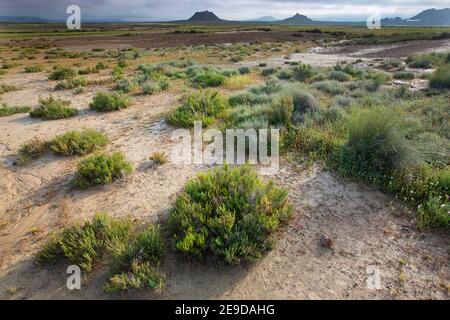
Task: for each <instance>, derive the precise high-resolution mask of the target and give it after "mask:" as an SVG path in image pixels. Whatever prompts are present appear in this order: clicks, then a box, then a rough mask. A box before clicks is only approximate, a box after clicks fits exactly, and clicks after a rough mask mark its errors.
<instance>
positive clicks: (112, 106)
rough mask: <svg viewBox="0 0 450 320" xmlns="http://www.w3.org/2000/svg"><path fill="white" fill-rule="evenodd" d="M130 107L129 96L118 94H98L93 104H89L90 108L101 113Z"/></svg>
mask: <svg viewBox="0 0 450 320" xmlns="http://www.w3.org/2000/svg"><path fill="white" fill-rule="evenodd" d="M130 105H131V100H130V99H129V98H128V97H127V96H124V95H121V94H118V93H108V92H97V94H96V95H95V97H94V99H93V101H92V103H90V104H89V108H90V109H91V110H95V111H99V112H103V111H117V110H121V109H124V108H127V107H128V106H130Z"/></svg>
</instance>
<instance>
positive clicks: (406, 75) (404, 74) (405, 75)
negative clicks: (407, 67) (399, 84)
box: [394, 71, 416, 80]
mask: <svg viewBox="0 0 450 320" xmlns="http://www.w3.org/2000/svg"><path fill="white" fill-rule="evenodd" d="M415 77H416V75H415V73H414V72H408V71H398V72H396V73H394V78H395V79H403V80H412V79H414V78H415Z"/></svg>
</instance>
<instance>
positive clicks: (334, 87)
mask: <svg viewBox="0 0 450 320" xmlns="http://www.w3.org/2000/svg"><path fill="white" fill-rule="evenodd" d="M312 87H313V88H314V89H316V90H319V91H322V92H324V93H327V94H331V95H337V94H343V93H345V91H346V88H345V86H344V85H343V84H342V83H340V82H337V81H333V80H327V81H320V82H315V83H313V84H312Z"/></svg>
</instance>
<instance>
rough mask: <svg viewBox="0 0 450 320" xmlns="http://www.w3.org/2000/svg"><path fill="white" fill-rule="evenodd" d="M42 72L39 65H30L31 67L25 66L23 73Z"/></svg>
mask: <svg viewBox="0 0 450 320" xmlns="http://www.w3.org/2000/svg"><path fill="white" fill-rule="evenodd" d="M42 70H43V68H42V66H41V65H39V64H34V65H31V66H26V67H25V72H26V73H35V72H41V71H42Z"/></svg>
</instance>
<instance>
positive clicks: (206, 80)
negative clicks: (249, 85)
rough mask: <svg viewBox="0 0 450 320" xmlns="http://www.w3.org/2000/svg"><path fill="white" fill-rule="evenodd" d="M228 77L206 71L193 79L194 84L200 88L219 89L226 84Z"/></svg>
mask: <svg viewBox="0 0 450 320" xmlns="http://www.w3.org/2000/svg"><path fill="white" fill-rule="evenodd" d="M225 79H226V77H225V76H224V75H223V74H221V73H219V72H216V71H212V70H205V71H202V72H200V73H198V74H197V75H195V76H194V77H193V78H192V82H193V83H194V84H195V85H197V86H199V87H200V88H207V87H218V86H221V85H223V84H224V83H225Z"/></svg>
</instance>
